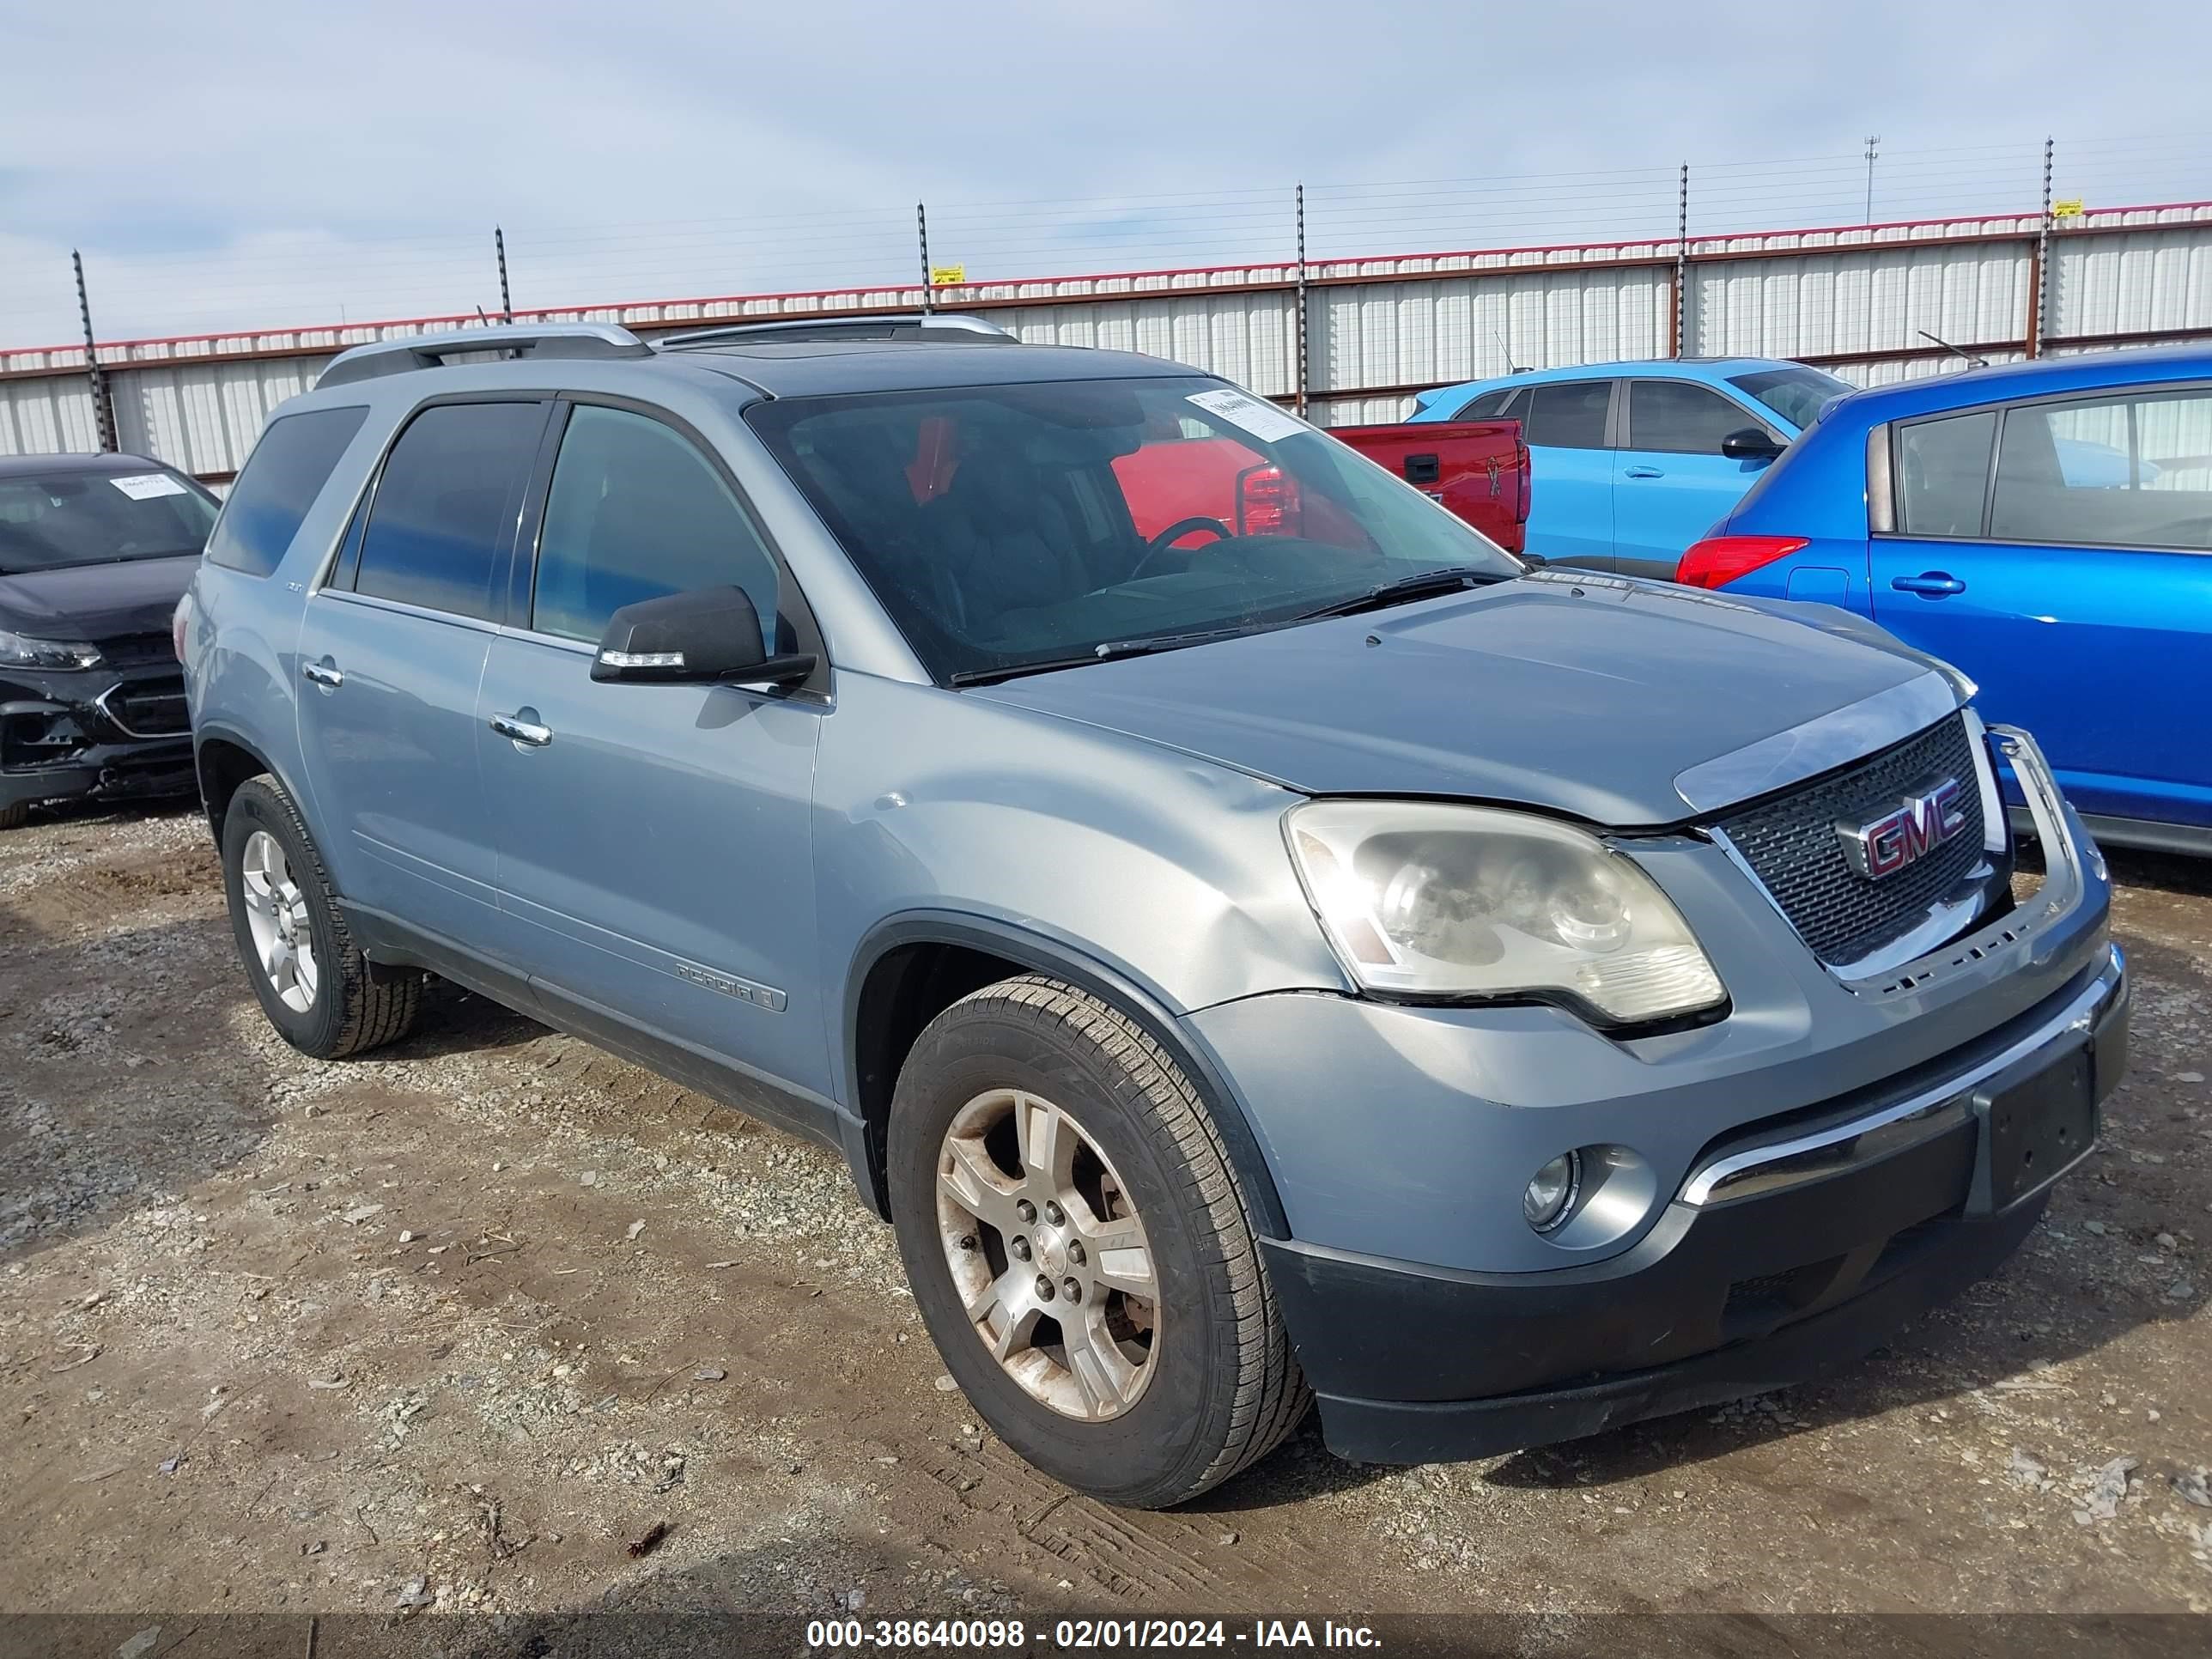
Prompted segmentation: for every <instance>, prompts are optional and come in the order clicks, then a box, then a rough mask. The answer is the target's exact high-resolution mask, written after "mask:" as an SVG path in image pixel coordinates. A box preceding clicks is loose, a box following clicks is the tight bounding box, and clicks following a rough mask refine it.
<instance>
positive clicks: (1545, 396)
mask: <svg viewBox="0 0 2212 1659" xmlns="http://www.w3.org/2000/svg"><path fill="white" fill-rule="evenodd" d="M1612 402H1613V382H1612V381H1610V380H1554V381H1552V382H1550V383H1549V384H1547V385H1544V386H1530V387H1529V388H1528V404H1527V405H1526V407H1525V409H1524V410H1522V415H1521V419H1522V433H1521V437H1522V441H1523V442H1525V443H1529V444H1541V445H1542V446H1543V447H1545V448H1547V449H1603V448H1604V447H1605V412H1606V410H1607V407H1608V406H1609V405H1610V404H1612Z"/></svg>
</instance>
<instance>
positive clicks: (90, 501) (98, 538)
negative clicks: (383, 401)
mask: <svg viewBox="0 0 2212 1659" xmlns="http://www.w3.org/2000/svg"><path fill="white" fill-rule="evenodd" d="M216 505H217V503H216V499H215V497H214V496H213V495H210V494H209V493H208V492H207V490H206V489H204V488H203V487H202V486H201V485H200V484H199V483H197V481H195V480H193V479H191V478H188V477H185V476H184V474H182V473H180V472H179V471H176V470H175V469H174V468H173V467H168V466H165V465H162V464H161V462H159V461H149V460H147V459H144V458H143V457H142V456H137V455H112V454H109V455H19V456H8V457H0V829H14V828H15V826H16V825H17V824H20V823H22V821H23V819H24V817H26V815H27V814H28V812H29V811H30V809H31V808H32V806H33V805H36V804H37V803H38V802H40V801H46V800H62V799H83V798H87V797H89V798H93V799H104V800H112V799H120V798H123V797H126V796H133V795H150V794H177V793H185V792H188V791H189V790H190V789H191V787H192V758H191V732H190V728H189V726H187V725H186V722H185V688H184V683H183V680H182V678H181V677H180V675H179V671H178V667H177V659H176V653H175V649H174V647H173V645H172V643H171V641H170V634H169V624H170V620H171V618H172V617H173V614H174V612H175V611H176V608H177V601H178V600H179V599H181V598H183V597H184V592H185V586H186V585H187V584H188V583H189V582H190V581H191V579H192V573H193V572H194V571H195V570H197V568H199V556H200V550H201V549H202V548H203V547H204V546H205V545H206V544H207V538H208V527H209V526H210V525H212V524H213V523H214V522H215V517H216Z"/></svg>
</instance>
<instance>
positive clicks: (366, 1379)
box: [0, 809, 2212, 1620]
mask: <svg viewBox="0 0 2212 1659" xmlns="http://www.w3.org/2000/svg"><path fill="white" fill-rule="evenodd" d="M2115 862H2116V866H2117V870H2118V874H2119V876H2120V877H2121V878H2122V880H2123V881H2124V884H2125V890H2124V892H2123V893H2122V894H2121V895H2120V896H2119V901H2118V933H2119V935H2120V937H2121V939H2123V940H2124V943H2125V944H2126V945H2127V947H2128V949H2129V951H2130V955H2131V958H2132V961H2133V963H2134V967H2135V972H2136V1020H2135V1051H2134V1052H2135V1060H2134V1071H2133V1073H2132V1076H2131V1077H2130V1080H2129V1081H2128V1083H2127V1084H2126V1085H2124V1087H2123V1088H2122V1090H2121V1091H2120V1092H2119V1093H2118V1095H2117V1097H2114V1099H2113V1100H2112V1102H2111V1103H2110V1105H2109V1108H2108V1118H2107V1128H2108V1135H2107V1139H2106V1144H2105V1145H2104V1146H2103V1147H2102V1148H2101V1149H2100V1156H2099V1157H2098V1158H2096V1159H2095V1160H2094V1163H2093V1165H2092V1166H2091V1167H2090V1168H2089V1169H2087V1170H2086V1171H2084V1172H2081V1173H2077V1174H2076V1175H2075V1176H2074V1177H2073V1178H2072V1179H2070V1180H2069V1181H2068V1182H2066V1183H2065V1185H2064V1186H2063V1188H2062V1189H2061V1191H2060V1193H2059V1194H2058V1196H2057V1200H2055V1202H2054V1203H2053V1205H2052V1207H2051V1213H2050V1216H2049V1218H2048V1219H2047V1220H2046V1222H2045V1225H2043V1226H2042V1227H2041V1228H2040V1229H2039V1231H2037V1232H2036V1233H2035V1234H2034V1236H2033V1237H2032V1239H2031V1240H2030V1242H2029V1243H2028V1245H2027V1248H2026V1249H2025V1250H2024V1251H2023V1252H2022V1253H2021V1255H2020V1256H2019V1257H2018V1258H2017V1259H2016V1260H2015V1261H2014V1262H2012V1263H2011V1264H2010V1265H2009V1266H2008V1267H2007V1268H2006V1269H2005V1270H2004V1271H2003V1272H2002V1273H2000V1274H1999V1275H1998V1276H1997V1277H1996V1279H1992V1280H1990V1282H1988V1283H1986V1284H1984V1285H1979V1286H1978V1287H1976V1288H1975V1289H1974V1290H1972V1291H1970V1292H1968V1293H1967V1294H1966V1296H1965V1297H1963V1298H1962V1299H1961V1300H1960V1302H1959V1303H1957V1304H1955V1305H1954V1306H1952V1307H1949V1308H1948V1309H1946V1310H1942V1311H1941V1312H1939V1313H1938V1314H1936V1315H1935V1316H1931V1317H1930V1318H1929V1320H1928V1321H1927V1322H1925V1324H1924V1325H1923V1327H1921V1328H1916V1329H1915V1330H1913V1331H1911V1332H1910V1333H1908V1334H1906V1335H1905V1336H1904V1337H1902V1338H1901V1339H1900V1340H1899V1341H1897V1342H1896V1343H1895V1344H1894V1345H1893V1346H1892V1347H1891V1348H1889V1349H1888V1350H1887V1351H1885V1352H1883V1353H1881V1354H1880V1355H1877V1356H1876V1357H1875V1358H1874V1359H1873V1360H1871V1361H1869V1363H1867V1364H1864V1365H1863V1366H1861V1367H1859V1368H1857V1370H1854V1371H1852V1372H1851V1373H1850V1374H1849V1375H1848V1376H1845V1377H1844V1378H1842V1379H1841V1380H1839V1381H1838V1382H1836V1383H1832V1384H1831V1385H1827V1386H1823V1387H1819V1388H1808V1389H1800V1390H1796V1391H1792V1392H1790V1393H1788V1394H1784V1395H1775V1396H1771V1397H1768V1398H1764V1399H1760V1400H1757V1401H1751V1402H1749V1403H1747V1404H1746V1405H1743V1406H1741V1407H1729V1408H1727V1409H1723V1410H1721V1411H1718V1412H1711V1413H1694V1414H1691V1415H1688V1416H1684V1417H1679V1418H1674V1419H1668V1420H1666V1421H1662V1422H1659V1423H1656V1424H1650V1425H1643V1426H1639V1427H1636V1428H1632V1429H1628V1430H1624V1431H1619V1432H1615V1433H1612V1434H1608V1435H1606V1436H1604V1437H1601V1438H1597V1439H1593V1440H1588V1441H1584V1442H1582V1443H1577V1444H1573V1445H1569V1446H1565V1447H1561V1448H1556V1449H1550V1450H1546V1451H1539V1452H1530V1453H1524V1454H1521V1455H1515V1456H1510V1457H1504V1458H1500V1459H1495V1460H1492V1461H1490V1462H1482V1463H1474V1464H1467V1465H1461V1466H1455V1467H1449V1468H1419V1469H1410V1470H1383V1469H1375V1468H1352V1467H1349V1466H1346V1465H1344V1464H1341V1463H1339V1462H1335V1461H1334V1460H1333V1459H1331V1458H1330V1457H1329V1456H1328V1455H1327V1454H1326V1453H1325V1452H1324V1451H1323V1450H1322V1447H1321V1444H1320V1441H1319V1438H1318V1436H1317V1433H1316V1431H1315V1429H1314V1427H1313V1425H1311V1424H1310V1423H1309V1424H1308V1425H1307V1426H1306V1427H1305V1428H1304V1430H1303V1431H1301V1433H1300V1435H1299V1436H1298V1437H1297V1439H1296V1440H1295V1441H1294V1442H1293V1443H1291V1445H1289V1446H1288V1447H1286V1448H1285V1449H1284V1450H1283V1451H1282V1452H1281V1453H1279V1455H1276V1456H1275V1457H1274V1458H1273V1459H1272V1460H1271V1461H1269V1462H1267V1463H1266V1464H1264V1465H1263V1466H1262V1467H1261V1468H1259V1469H1258V1470H1256V1471H1255V1472H1253V1473H1251V1474H1248V1475H1247V1476H1245V1477H1244V1478H1243V1479H1241V1480H1237V1481H1236V1482H1234V1483H1232V1484H1231V1485H1230V1486H1227V1487H1226V1488H1224V1489H1223V1490H1221V1491H1219V1492H1216V1493H1215V1494H1213V1495H1212V1497H1211V1498H1208V1499H1207V1500H1206V1501H1204V1502H1203V1503H1202V1504H1200V1506H1198V1507H1197V1508H1195V1509H1194V1510H1186V1511H1183V1512H1180V1513H1176V1514H1171V1515H1141V1514H1127V1513H1121V1512H1117V1511H1115V1510H1109V1509H1106V1508H1103V1507H1102V1506H1100V1505H1098V1504H1093V1503H1091V1502H1090V1501H1088V1500H1086V1499H1084V1498H1077V1497H1073V1496H1071V1495H1069V1494H1068V1493H1066V1492H1064V1491H1062V1490H1060V1489H1058V1488H1056V1487H1055V1486H1053V1485H1052V1484H1051V1483H1049V1482H1048V1481H1046V1480H1043V1479H1042V1478H1041V1477H1039V1476H1037V1475H1036V1474H1032V1473H1030V1471H1029V1470H1028V1469H1027V1468H1025V1466H1024V1465H1023V1464H1022V1463H1021V1462H1018V1460H1017V1459H1016V1458H1014V1457H1013V1456H1012V1455H1011V1454H1010V1453H1008V1452H1007V1451H1006V1449H1004V1448H1003V1447H1001V1446H1000V1445H999V1444H998V1443H996V1442H995V1441H994V1439H993V1438H992V1437H990V1436H989V1435H988V1434H986V1433H981V1432H980V1431H979V1424H978V1420H977V1419H976V1418H975V1415H974V1414H973V1413H971V1412H970V1411H969V1409H968V1408H967V1407H966V1406H965V1404H964V1403H963V1401H962V1400H961V1398H960V1397H959V1396H958V1395H956V1394H953V1393H950V1392H947V1391H945V1389H946V1388H947V1387H949V1383H947V1382H946V1381H945V1379H942V1378H941V1375H940V1374H941V1371H942V1367H941V1366H940V1365H939V1363H938V1361H937V1358H936V1355H935V1353H934V1352H933V1350H932V1348H931V1346H930V1344H929V1342H928V1340H927V1337H926V1335H925V1334H923V1331H922V1328H921V1323H920V1321H919V1319H918V1317H917V1316H916V1314H915V1307H914V1304H913V1301H912V1298H911V1297H910V1296H909V1294H908V1291H907V1290H906V1287H905V1285H904V1283H903V1279H902V1274H901V1271H900V1267H899V1262H898V1258H897V1255H896V1250H895V1249H893V1246H892V1242H891V1237H890V1232H889V1231H888V1230H887V1229H886V1228H884V1227H883V1226H881V1225H879V1224H878V1223H877V1222H875V1221H874V1220H872V1218H869V1217H868V1216H867V1215H866V1213H865V1212H863V1211H862V1209H861V1208H860V1204H859V1202H858V1200H856V1199H855V1198H854V1196H853V1194H852V1193H851V1191H850V1189H849V1187H848V1181H847V1177H846V1175H845V1172H844V1170H843V1168H842V1165H841V1164H839V1163H838V1162H837V1161H836V1160H835V1159H834V1158H832V1157H831V1156H830V1155H829V1154H828V1153H826V1152H821V1151H818V1150H817V1149H815V1148H813V1147H811V1146H805V1145H801V1144H799V1143H798V1142H795V1141H793V1140H791V1139H787V1138H786V1137H784V1136H782V1135H780V1134H778V1133H775V1132H773V1131H769V1130H767V1129H763V1128H761V1127H757V1126H755V1125H753V1124H751V1123H749V1122H748V1121H745V1120H744V1119H742V1118H739V1117H738V1116H735V1115H732V1114H731V1113H730V1112H728V1111H726V1110H724V1109H720V1108H717V1107H715V1106H714V1105H712V1104H710V1103H707V1102H705V1101H703V1100H702V1099H701V1098H700V1097H696V1096H695V1095H691V1094H689V1093H686V1092H685V1091H683V1090H681V1089H678V1088H677V1087H675V1086H673V1085H670V1084H668V1083H665V1082H663V1081H661V1080H660V1079H657V1078H654V1077H652V1076H650V1075H648V1074H647V1073H642V1072H640V1071H637V1070H635V1069H634V1068H632V1067H630V1066H626V1065H623V1064H621V1063H620V1062H618V1061H617V1060H613V1059H611V1058H610V1057H608V1056H607V1055H605V1054H601V1053H599V1051H597V1050H595V1049H593V1048H590V1047H588V1046H587V1045H586V1044H584V1043H581V1042H576V1041H574V1040H572V1039H569V1038H567V1037H563V1036H557V1035H555V1034H553V1033H551V1032H550V1031H548V1030H544V1029H543V1028H541V1027H539V1026H538V1025H536V1024H532V1023H531V1022H529V1021H527V1020H525V1019H522V1018H517V1017H515V1016H513V1015H511V1014H508V1013H506V1012H502V1011H501V1010H499V1009H497V1008H495V1007H492V1006H487V1005H486V1004H484V1003H483V1002H481V1001H479V1000H475V999H472V998H468V997H465V996H460V995H458V994H450V993H448V994H441V996H439V997H438V998H437V999H436V1000H435V1004H434V1006H432V1007H431V1008H430V1009H429V1010H428V1012H427V1013H426V1017H425V1018H424V1019H423V1021H422V1025H421V1027H420V1029H419V1030H417V1031H416V1034H415V1035H414V1036H412V1037H411V1038H410V1040H409V1041H407V1042H405V1043H404V1044H402V1045H400V1046H398V1047H397V1048H391V1049H387V1050H384V1051H381V1052H380V1053H379V1054H377V1055H376V1056H374V1058H372V1059H368V1060H355V1061H349V1062H343V1063H339V1064H336V1065H323V1064H319V1063H317V1062H315V1061H313V1060H306V1059H303V1058H302V1057H301V1056H300V1055H298V1054H295V1053H294V1052H292V1051H291V1050H290V1049H289V1048H285V1047H284V1046H283V1044H282V1043H281V1042H278V1041H277V1039H276V1037H275V1036H274V1035H273V1034H272V1033H271V1032H270V1030H269V1028H268V1026H267V1025H266V1024H264V1021H263V1019H262V1018H261V1016H260V1014H259V1012H258V1009H257V1008H256V1006H255V1005H254V1003H253V1001H252V998H251V997H250V995H249V994H247V991H246V985H245V982H244V981H243V979H242V977H241V975H240V969H239V967H238V965H237V963H236V962H235V960H234V957H233V954H232V947H231V943H230V939H229V933H228V924H227V922H226V921H225V920H224V917H223V910H222V900H221V896H220V892H219V889H218V886H217V880H216V865H215V860H214V857H213V854H212V852H211V850H210V846H209V843H208V838H207V835H206V831H205V828H204V823H202V822H201V821H200V820H199V819H198V818H197V817H195V816H194V815H192V814H191V813H190V812H188V811H183V810H181V809H178V810H147V811H124V812H116V813H86V812H78V813H74V814H66V815H59V816H57V815H52V814H49V815H46V816H44V817H34V818H33V822H32V823H31V825H30V826H29V827H27V828H26V829H22V830H20V831H17V832H15V833H13V834H10V835H9V836H5V837H4V838H0V1612H7V1613H27V1612H33V1611H46V1612H76V1613H82V1612H93V1611H109V1612H133V1613H135V1612H138V1611H142V1610H151V1609H161V1610H164V1611H165V1612H168V1613H191V1612H205V1613H221V1612H225V1611H236V1612H274V1611H285V1612H308V1611H313V1612H316V1613H341V1612H368V1613H377V1614H380V1615H389V1614H391V1613H392V1612H393V1611H394V1610H395V1609H402V1610H404V1608H405V1607H409V1606H411V1605H414V1604H421V1605H422V1606H424V1607H427V1608H432V1609H462V1608H483V1609H491V1610H497V1611H503V1612H507V1613H534V1612H540V1611H547V1610H574V1609H586V1608H591V1607H609V1606H616V1607H648V1608H681V1607H704V1608H709V1609H714V1608H720V1609H723V1610H739V1611H742V1610H753V1609H776V1610H783V1611H796V1612H800V1613H809V1614H814V1613H836V1612H840V1611H843V1610H847V1609H852V1608H860V1609H861V1610H863V1612H864V1613H865V1616H866V1618H868V1619H870V1620H873V1619H875V1618H878V1617H896V1616H899V1615H901V1614H905V1613H917V1614H927V1615H930V1616H932V1617H950V1616H962V1615H973V1614H975V1613H994V1612H1001V1613H1003V1612H1012V1611H1015V1610H1018V1609H1040V1608H1056V1609H1068V1608H1073V1609H1080V1610H1087V1611H1092V1612H1100V1611H1108V1610H1113V1611H1121V1612H1152V1611H1161V1612H1169V1611H1176V1610H1190V1609H1199V1608H1203V1609H1206V1610H1209V1611H1215V1612H1222V1613H1236V1612H1240V1611H1253V1612H1269V1613H1283V1612H1291V1611H1298V1610H1310V1611H1311V1612H1313V1613H1316V1614H1318V1613H1323V1612H1327V1613H1339V1614H1342V1613H1352V1612H1388V1611H1390V1610H1394V1609H1395V1610H1407V1609H1415V1610H1425V1611H1437V1610H1442V1609H1459V1610H1481V1611H1495V1612H1534V1611H1541V1610H1583V1611H1597V1610H1609V1609H1620V1610H1630V1611H1638V1612H1646V1613H1650V1612H1661V1611H1666V1610H1671V1609H1680V1608H1698V1609H1705V1610H1714V1609H1737V1610H1742V1611H1744V1612H1747V1613H1754V1614H1775V1613H1791V1612H1800V1613H1802V1612H1853V1613H1857V1612H1885V1611H1923V1612H1943V1611H1973V1610H1984V1609H2020V1610H2063V1611H2070V1612H2075V1613H2087V1612H2119V1611H2153V1610H2162V1611H2169V1612H2180V1611H2195V1612H2200V1613H2201V1612H2206V1611H2212V1507H2205V1506H2204V1504H2206V1503H2207V1502H2208V1501H2212V1495H2208V1494H2207V1493H2206V1491H2205V1487H2204V1485H2203V1480H2204V1477H2203V1466H2204V1465H2206V1464H2207V1463H2212V1315H2208V1313H2207V1311H2206V1308H2205V1304H2206V1299H2207V1293H2208V1291H2212V1256H2208V1243H2212V1085H2208V1083H2207V1081H2206V1074H2207V1073H2208V1072H2212V1054H2208V1047H2209V1046H2212V1044H2209V1043H2208V1039H2212V995H2208V990H2212V983H2209V981H2212V958H2209V957H2208V952H2212V866H2198V865H2191V864H2189V863H2187V862H2185V861H2182V860H2153V859H2148V858H2130V857H2121V858H2119V859H2118V860H2116V861H2115ZM2121 1460H2130V1461H2131V1463H2132V1467H2124V1465H2123V1463H2122V1462H2121ZM2192 1495H2193V1496H2192ZM656 1526H662V1527H665V1528H666V1531H665V1537H664V1539H663V1541H661V1542H660V1543H659V1545H658V1547H656V1548H654V1549H653V1550H651V1551H649V1552H648V1553H646V1554H645V1555H644V1556H643V1557H642V1558H641V1559H634V1558H633V1556H632V1555H631V1554H630V1553H629V1549H628V1547H629V1545H631V1544H632V1543H634V1542H636V1541H639V1540H641V1539H642V1538H643V1537H644V1536H645V1535H646V1534H647V1531H648V1529H649V1528H654V1527H656Z"/></svg>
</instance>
